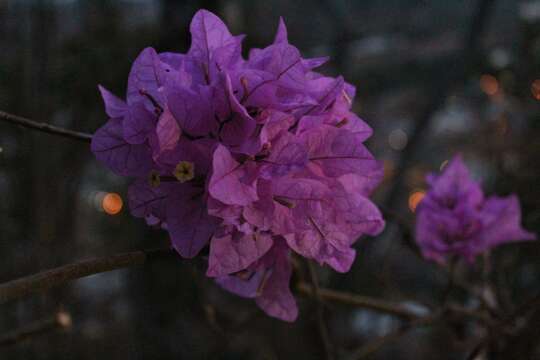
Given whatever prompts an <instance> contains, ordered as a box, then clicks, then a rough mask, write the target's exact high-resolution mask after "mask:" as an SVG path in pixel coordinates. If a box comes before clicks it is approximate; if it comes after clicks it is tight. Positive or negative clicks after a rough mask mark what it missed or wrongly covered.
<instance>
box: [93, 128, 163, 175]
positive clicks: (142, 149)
mask: <svg viewBox="0 0 540 360" xmlns="http://www.w3.org/2000/svg"><path fill="white" fill-rule="evenodd" d="M91 149H92V152H93V153H94V154H95V156H96V158H97V159H98V160H99V161H101V162H102V163H104V164H105V165H107V166H108V167H109V168H110V169H111V170H112V171H114V172H115V173H117V174H118V175H121V176H141V175H142V176H146V175H147V174H148V172H149V171H150V170H151V169H152V164H153V163H152V155H151V150H150V148H149V147H148V146H147V145H146V144H140V145H131V144H129V143H127V142H126V141H125V140H124V138H123V136H122V120H121V119H111V120H109V121H108V122H107V123H106V124H105V125H104V126H102V127H101V128H99V129H98V130H97V131H96V133H95V134H94V136H92V143H91Z"/></svg>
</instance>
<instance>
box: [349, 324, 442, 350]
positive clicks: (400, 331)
mask: <svg viewBox="0 0 540 360" xmlns="http://www.w3.org/2000/svg"><path fill="white" fill-rule="evenodd" d="M440 317H441V315H440V314H434V315H431V316H426V317H423V318H420V319H417V320H413V321H411V322H409V323H407V324H403V325H402V326H400V327H398V328H397V329H396V330H394V331H391V332H389V333H388V334H386V335H383V336H381V337H379V338H377V339H375V340H374V341H372V342H370V343H367V344H366V345H364V346H362V347H360V348H359V349H358V350H356V351H354V352H353V353H352V355H351V356H350V357H349V358H348V359H349V360H360V359H365V358H367V357H369V356H370V355H372V354H373V353H375V352H377V351H378V350H379V349H381V348H382V347H383V346H384V345H386V344H387V343H389V342H391V341H394V340H397V339H399V338H400V337H401V336H403V335H405V334H406V333H407V332H409V331H410V330H413V329H415V328H418V327H421V326H429V325H432V324H433V323H435V322H437V321H438V320H439V319H440Z"/></svg>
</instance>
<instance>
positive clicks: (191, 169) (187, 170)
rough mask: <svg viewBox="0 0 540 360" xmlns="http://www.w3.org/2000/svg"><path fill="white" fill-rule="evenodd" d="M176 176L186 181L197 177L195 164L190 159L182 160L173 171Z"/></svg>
mask: <svg viewBox="0 0 540 360" xmlns="http://www.w3.org/2000/svg"><path fill="white" fill-rule="evenodd" d="M173 175H174V177H175V178H176V179H177V180H178V181H180V182H181V183H184V182H186V181H189V180H191V179H193V178H194V177H195V165H194V164H193V163H192V162H189V161H180V162H179V163H178V165H176V168H174V172H173Z"/></svg>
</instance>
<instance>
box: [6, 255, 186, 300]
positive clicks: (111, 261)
mask: <svg viewBox="0 0 540 360" xmlns="http://www.w3.org/2000/svg"><path fill="white" fill-rule="evenodd" d="M170 256H176V252H175V251H174V250H172V249H152V250H139V251H133V252H128V253H123V254H117V255H113V256H110V257H104V258H98V259H91V260H83V261H79V262H76V263H73V264H69V265H64V266H60V267H58V268H55V269H51V270H46V271H43V272H40V273H37V274H34V275H30V276H27V277H23V278H20V279H17V280H12V281H9V282H7V283H4V284H1V285H0V304H3V303H6V302H8V301H10V300H14V299H17V298H21V297H24V296H26V295H29V294H31V293H34V292H39V291H45V290H47V289H49V288H52V287H55V286H59V285H63V284H65V283H67V282H69V281H72V280H76V279H80V278H83V277H86V276H90V275H94V274H99V273H103V272H107V271H112V270H117V269H122V268H126V267H130V266H136V265H142V264H145V263H147V262H149V261H152V260H156V259H160V258H163V257H170Z"/></svg>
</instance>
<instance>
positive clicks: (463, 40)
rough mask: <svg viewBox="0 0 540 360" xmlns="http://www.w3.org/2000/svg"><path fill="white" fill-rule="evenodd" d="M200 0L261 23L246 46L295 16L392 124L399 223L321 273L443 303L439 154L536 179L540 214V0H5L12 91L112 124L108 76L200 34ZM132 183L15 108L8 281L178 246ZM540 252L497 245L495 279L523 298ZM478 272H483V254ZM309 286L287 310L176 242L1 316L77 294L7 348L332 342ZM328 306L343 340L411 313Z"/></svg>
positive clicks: (302, 353) (45, 107)
mask: <svg viewBox="0 0 540 360" xmlns="http://www.w3.org/2000/svg"><path fill="white" fill-rule="evenodd" d="M199 8H206V9H209V10H211V11H213V12H215V13H216V14H218V15H219V16H220V17H222V19H223V20H224V21H225V22H226V23H227V24H228V26H229V28H230V29H231V32H233V34H239V33H245V34H247V39H246V40H245V42H244V49H247V48H250V47H263V46H266V45H267V44H269V43H271V42H272V40H273V36H274V32H275V30H276V28H277V23H278V19H279V16H283V17H284V19H285V22H286V24H287V26H288V29H289V40H290V42H291V43H292V44H294V45H296V46H298V47H299V48H300V50H301V51H302V53H303V55H304V56H306V57H312V56H322V55H330V57H331V60H330V62H329V63H328V64H327V65H325V66H324V67H323V68H322V69H321V72H323V73H325V74H328V75H334V76H335V75H337V74H343V75H344V76H345V79H346V80H347V81H348V82H350V83H352V84H354V85H355V86H356V87H357V97H356V99H355V105H354V106H355V111H356V112H357V113H358V114H359V115H360V116H361V117H362V118H363V119H364V120H366V121H367V122H368V123H369V124H370V125H371V126H372V127H373V128H374V135H373V137H372V138H371V139H370V140H369V142H368V146H369V148H370V149H371V150H372V151H373V152H374V153H375V155H376V157H377V158H379V159H381V160H383V161H384V164H385V179H384V182H383V184H382V185H381V186H380V188H379V189H378V190H377V192H376V193H375V194H374V199H375V200H376V201H377V203H378V204H379V205H380V206H381V207H383V208H384V209H385V211H386V213H387V215H388V224H387V228H386V230H385V232H384V233H383V234H382V235H380V236H379V237H377V238H366V239H361V241H359V242H358V244H357V249H358V257H357V260H356V263H355V265H354V266H353V269H352V270H351V272H349V273H348V274H335V273H332V272H331V271H329V270H328V269H322V268H321V269H318V271H319V277H320V280H321V283H322V286H324V287H328V288H332V289H338V290H343V291H348V292H354V293H357V294H362V295H369V296H375V297H380V298H384V299H386V300H392V301H398V302H411V301H412V302H414V303H426V304H437V302H438V301H440V299H441V296H442V295H441V294H442V293H443V291H444V289H445V287H446V283H447V278H446V275H445V273H444V271H441V269H439V268H438V267H437V266H436V265H434V264H432V263H428V262H426V261H423V260H422V259H420V258H419V257H418V256H417V255H416V253H415V251H414V247H412V246H411V238H410V235H408V231H404V229H405V230H406V229H407V228H408V227H411V226H413V225H414V209H415V206H416V205H417V204H418V202H419V201H420V200H421V198H422V196H423V193H424V190H425V188H426V184H425V181H424V176H425V175H426V173H428V172H431V171H439V169H440V168H441V167H443V166H444V164H445V161H446V160H447V159H449V157H451V156H452V155H453V154H455V153H457V152H460V153H462V154H463V156H464V159H465V160H466V162H467V164H468V165H469V166H470V168H471V169H472V172H473V174H474V177H475V178H476V179H479V180H481V181H482V183H483V184H484V187H485V189H486V191H487V192H488V193H495V192H496V193H497V194H500V195H507V194H509V193H511V192H515V193H517V194H518V195H519V196H520V198H521V202H522V209H523V223H524V225H525V227H526V228H527V229H528V230H530V231H534V232H536V233H538V231H539V230H540V207H539V205H540V204H539V203H540V183H539V179H540V177H539V176H540V160H538V154H539V153H540V1H518V0H474V1H473V0H454V1H445V0H431V1H425V0H386V1H375V0H362V1H352V0H349V1H346V0H301V1H285V0H266V1H249V0H222V1H208V0H206V1H195V0H192V1H180V0H179V1H176V0H130V1H128V0H123V1H105V0H95V1H82V0H81V1H78V0H18V1H16V0H13V1H11V0H0V110H4V111H7V112H11V113H14V114H17V115H21V116H25V117H28V118H31V119H34V120H38V121H44V122H48V123H51V124H55V125H58V126H64V127H67V128H70V129H75V130H79V131H85V132H89V133H93V132H94V131H95V130H96V129H97V128H98V127H99V126H101V125H102V124H103V123H104V122H105V121H106V115H105V113H104V109H103V105H102V102H101V99H100V97H99V94H98V91H97V84H98V83H100V84H103V85H104V86H106V87H107V88H109V89H111V90H112V91H113V92H114V93H116V94H124V93H125V87H126V81H127V75H128V72H129V69H130V66H131V63H132V61H133V60H134V58H135V57H136V55H137V54H138V52H139V51H140V50H142V49H143V48H144V47H146V46H153V47H155V48H156V49H157V50H158V51H176V52H184V51H186V50H187V48H188V45H189V32H188V26H189V21H190V19H191V17H192V16H193V14H194V13H195V11H196V10H197V9H199ZM127 185H128V182H127V180H126V179H125V178H121V177H118V176H115V175H114V174H113V173H112V172H110V171H108V170H107V169H106V168H105V167H104V166H101V165H99V164H98V163H97V162H96V161H95V159H94V157H93V156H92V154H91V153H90V150H89V146H88V145H87V144H84V143H78V142H74V141H72V140H69V139H63V138H59V137H54V136H50V135H47V134H43V133H36V132H33V131H30V130H27V129H23V128H17V127H14V126H12V125H9V124H7V123H3V122H0V282H4V281H8V280H11V279H14V278H17V277H20V276H23V275H27V274H31V273H34V272H37V271H39V270H42V269H46V268H51V267H55V266H59V265H62V264H66V263H70V262H73V261H74V260H78V259H83V258H89V257H98V256H105V255H112V254H115V253H119V252H124V251H130V250H136V249H143V248H154V247H159V246H166V245H167V241H168V240H167V235H166V233H165V232H164V231H158V230H153V229H150V228H149V227H147V226H146V225H145V224H144V221H142V220H141V219H135V218H133V217H131V216H130V215H129V211H128V209H127V207H126V204H125V202H126V201H125V200H126V190H127ZM539 259H540V245H539V243H527V244H519V245H512V246H505V247H502V248H500V249H497V250H496V251H495V252H494V253H493V254H491V257H490V259H489V260H490V264H491V269H492V272H491V273H490V278H489V280H490V281H491V282H492V284H493V289H494V294H493V296H495V297H496V298H497V300H498V302H499V303H500V306H501V307H502V308H503V309H504V310H505V311H507V312H510V311H512V309H514V308H515V306H516V305H517V304H520V303H521V302H523V301H524V300H525V299H528V298H530V297H531V296H533V295H535V294H536V292H537V291H538V289H539V288H540V260H539ZM461 272H462V274H463V276H464V277H466V278H468V279H470V280H471V281H473V280H475V279H477V278H478V277H480V275H478V274H479V273H481V272H482V269H481V268H479V266H477V267H474V268H470V269H467V268H463V269H461ZM455 296H456V299H457V300H459V301H462V302H464V303H466V302H467V301H469V299H468V298H467V297H465V295H464V294H460V293H459V292H458V293H457V294H455ZM298 302H299V306H300V316H299V319H298V321H297V322H295V323H293V324H287V323H284V322H281V321H278V320H275V319H272V318H269V317H267V316H265V315H264V314H263V313H262V312H261V311H259V309H258V308H257V307H256V306H255V304H254V303H253V302H252V301H249V300H243V299H240V298H237V297H235V296H232V295H230V294H228V293H226V292H224V291H222V290H221V289H219V288H218V287H217V286H215V285H214V284H213V282H212V281H210V280H208V279H206V278H205V277H204V268H202V267H201V266H194V265H193V264H192V263H190V262H188V261H185V262H183V261H178V260H174V259H171V260H163V261H159V262H154V263H152V264H150V265H146V266H143V267H138V268H133V269H128V270H121V271H115V272H110V273H105V274H101V275H96V276H92V277H89V278H86V279H82V280H79V281H77V282H74V283H72V284H70V285H68V286H64V287H61V288H58V289H55V290H53V291H50V292H48V293H44V294H40V295H36V296H32V297H30V298H28V299H25V300H21V301H16V302H10V303H8V304H6V305H2V306H1V307H0V335H1V333H2V332H7V331H10V330H12V329H15V328H18V327H21V326H24V325H25V324H29V323H31V322H32V321H35V320H39V319H42V318H45V317H48V316H50V315H51V314H54V313H55V312H56V311H57V310H58V309H59V308H63V309H65V310H66V311H68V312H69V313H71V315H72V317H73V326H72V327H71V328H70V329H68V330H64V331H52V332H50V333H47V334H43V335H41V336H39V337H35V338H33V339H30V340H27V341H25V342H21V343H19V344H16V345H12V346H9V347H1V348H0V357H1V358H2V359H73V358H78V359H96V358H100V359H103V360H105V359H124V358H126V359H173V358H174V359H322V358H324V349H323V347H322V343H321V340H320V335H319V333H318V327H317V316H316V311H315V308H316V304H315V303H314V302H313V300H311V299H307V298H303V297H301V296H300V295H299V296H298ZM417 307H418V306H417ZM417 310H418V311H422V310H423V309H422V308H420V309H417ZM325 317H326V322H327V326H328V329H329V333H330V340H331V342H332V344H333V346H334V349H335V351H336V354H337V355H338V358H347V356H349V355H350V354H354V353H355V351H356V350H357V349H358V348H359V347H361V346H362V345H365V344H367V343H369V342H371V341H373V340H374V339H375V338H377V337H379V336H382V335H384V334H386V333H388V332H389V331H391V330H392V329H395V328H396V327H397V326H399V325H400V323H399V321H397V320H395V319H394V318H392V317H390V316H387V315H381V314H377V313H374V312H370V311H367V310H361V309H354V308H351V307H346V306H340V305H334V304H329V306H328V307H327V308H326V311H325ZM535 321H536V326H535V327H532V328H530V329H529V331H527V332H526V333H525V334H526V335H524V334H517V335H519V336H516V340H515V341H514V342H513V344H512V346H514V348H512V349H511V350H507V351H510V352H507V354H513V355H516V354H519V356H518V357H517V358H520V359H539V358H540V355H539V349H538V344H539V339H540V334H538V329H540V315H539V314H537V315H536V318H535ZM475 331H476V329H475V328H473V327H465V328H453V327H449V326H447V325H441V326H433V327H429V328H422V329H419V330H415V331H411V332H409V333H407V334H406V335H405V336H403V337H401V338H399V339H396V340H395V341H392V342H389V343H388V344H387V345H386V346H385V347H384V348H383V349H381V350H380V351H378V352H377V353H376V354H374V355H373V356H372V358H374V359H464V358H465V357H466V354H468V353H469V352H470V351H471V348H472V347H473V345H474V343H475V341H477V340H476V338H475ZM502 358H503V357H501V359H502ZM507 358H508V357H504V359H507Z"/></svg>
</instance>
